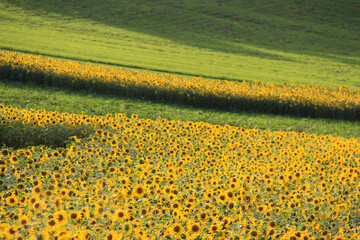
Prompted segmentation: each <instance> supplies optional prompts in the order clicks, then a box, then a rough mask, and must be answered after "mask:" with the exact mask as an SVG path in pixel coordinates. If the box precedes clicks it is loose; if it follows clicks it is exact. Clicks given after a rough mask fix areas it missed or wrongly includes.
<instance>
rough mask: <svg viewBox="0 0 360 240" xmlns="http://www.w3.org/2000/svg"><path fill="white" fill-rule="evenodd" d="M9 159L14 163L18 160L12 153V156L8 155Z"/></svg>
mask: <svg viewBox="0 0 360 240" xmlns="http://www.w3.org/2000/svg"><path fill="white" fill-rule="evenodd" d="M10 161H11V163H12V164H16V163H18V162H19V159H18V157H17V156H15V155H12V156H11V157H10Z"/></svg>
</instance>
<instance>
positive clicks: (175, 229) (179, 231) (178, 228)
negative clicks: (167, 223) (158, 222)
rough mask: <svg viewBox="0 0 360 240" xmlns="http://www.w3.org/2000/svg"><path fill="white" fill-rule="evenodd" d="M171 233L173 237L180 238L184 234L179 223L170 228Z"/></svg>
mask: <svg viewBox="0 0 360 240" xmlns="http://www.w3.org/2000/svg"><path fill="white" fill-rule="evenodd" d="M169 232H170V234H171V235H174V236H180V235H181V234H182V232H183V227H182V226H181V224H179V223H175V224H174V225H173V226H171V227H170V229H169Z"/></svg>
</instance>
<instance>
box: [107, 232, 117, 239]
mask: <svg viewBox="0 0 360 240" xmlns="http://www.w3.org/2000/svg"><path fill="white" fill-rule="evenodd" d="M105 239H106V240H115V239H118V234H117V232H116V231H115V230H111V231H110V232H108V234H106V237H105Z"/></svg>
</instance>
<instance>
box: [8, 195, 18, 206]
mask: <svg viewBox="0 0 360 240" xmlns="http://www.w3.org/2000/svg"><path fill="white" fill-rule="evenodd" d="M6 203H7V205H9V206H15V205H16V204H17V203H18V199H17V198H16V197H15V196H10V197H8V198H6Z"/></svg>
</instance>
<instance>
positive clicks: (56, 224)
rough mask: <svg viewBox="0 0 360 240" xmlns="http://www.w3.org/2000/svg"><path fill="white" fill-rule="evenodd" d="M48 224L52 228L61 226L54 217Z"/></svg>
mask: <svg viewBox="0 0 360 240" xmlns="http://www.w3.org/2000/svg"><path fill="white" fill-rule="evenodd" d="M47 226H48V228H49V229H50V230H55V229H57V228H58V227H59V224H58V223H57V222H56V221H55V220H54V219H50V220H49V221H48V222H47Z"/></svg>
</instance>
